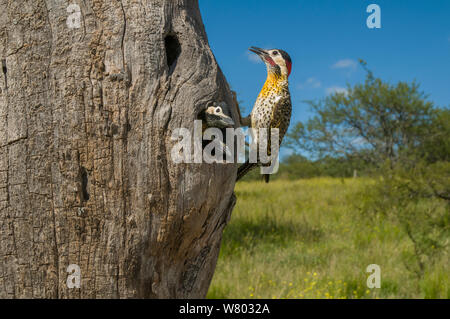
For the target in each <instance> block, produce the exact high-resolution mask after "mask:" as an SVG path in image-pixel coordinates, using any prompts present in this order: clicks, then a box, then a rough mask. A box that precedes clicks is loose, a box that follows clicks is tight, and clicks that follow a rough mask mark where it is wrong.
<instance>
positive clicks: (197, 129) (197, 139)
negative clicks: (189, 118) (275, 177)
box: [170, 120, 280, 174]
mask: <svg viewBox="0 0 450 319" xmlns="http://www.w3.org/2000/svg"><path fill="white" fill-rule="evenodd" d="M225 132H226V134H225V140H226V143H224V136H223V132H222V130H220V129H218V128H215V127H210V128H207V129H206V130H205V131H204V132H203V131H202V121H201V120H196V121H194V136H192V134H191V131H190V130H188V129H187V128H177V129H175V130H174V131H173V132H172V136H171V139H172V141H176V143H175V145H174V146H173V147H172V150H171V153H170V154H171V159H172V161H173V162H174V163H196V164H200V163H208V164H211V163H220V164H226V163H244V162H245V159H246V149H245V145H246V142H245V138H246V136H250V137H251V141H252V142H251V144H250V145H249V151H248V161H249V162H250V163H259V164H261V174H275V173H276V172H277V171H278V167H279V154H278V153H279V143H280V142H279V129H277V128H271V129H270V130H269V129H267V128H260V129H258V130H255V129H252V128H249V129H248V130H244V129H243V128H236V129H235V128H226V129H225ZM269 132H270V137H269ZM248 133H250V134H249V135H248ZM235 140H236V141H237V143H236V144H235ZM203 141H211V142H209V143H208V144H207V145H206V146H204V147H203ZM224 158H225V159H224Z"/></svg>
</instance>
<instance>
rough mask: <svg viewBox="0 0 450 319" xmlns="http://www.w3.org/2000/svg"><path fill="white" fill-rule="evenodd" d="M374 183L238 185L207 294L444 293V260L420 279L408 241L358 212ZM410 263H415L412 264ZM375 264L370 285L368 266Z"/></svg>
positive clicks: (333, 180)
mask: <svg viewBox="0 0 450 319" xmlns="http://www.w3.org/2000/svg"><path fill="white" fill-rule="evenodd" d="M371 183H373V180H370V179H364V178H358V179H338V178H313V179H306V180H298V181H286V180H276V181H274V182H271V183H270V184H265V183H262V182H241V183H238V184H237V186H236V195H237V198H238V201H237V204H236V207H235V209H234V211H233V214H232V217H231V221H230V223H229V225H228V226H227V227H226V229H225V232H224V236H223V241H222V248H221V251H220V256H219V261H218V264H217V268H216V272H215V274H214V278H213V281H212V284H211V287H210V290H209V292H208V296H207V297H208V298H450V290H449V289H450V288H449V272H448V269H450V267H449V261H448V256H447V258H445V257H441V258H440V259H438V260H437V261H435V262H434V263H433V265H429V267H427V271H426V273H425V275H424V276H423V277H422V278H418V277H417V276H416V275H415V274H414V273H413V272H412V271H410V270H408V268H410V267H408V266H409V265H408V262H411V261H409V260H408V259H407V258H405V255H411V254H412V253H413V251H414V249H413V245H412V243H411V241H410V240H409V238H408V237H407V236H406V234H405V233H404V232H403V231H402V230H401V229H400V228H399V227H398V226H397V225H395V224H393V223H392V222H390V221H389V220H388V219H387V218H384V217H382V216H378V215H377V216H368V215H367V214H364V212H361V211H360V210H358V208H357V205H355V202H357V201H359V200H361V198H359V197H360V196H363V195H362V194H363V192H360V191H361V190H362V189H363V187H364V186H366V185H369V186H370V184H371ZM412 262H414V261H412ZM370 264H378V265H379V266H380V267H381V288H379V289H376V288H374V289H369V288H367V286H366V280H367V277H368V276H369V274H368V273H366V267H367V266H368V265H370Z"/></svg>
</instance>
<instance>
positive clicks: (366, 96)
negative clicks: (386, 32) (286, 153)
mask: <svg viewBox="0 0 450 319" xmlns="http://www.w3.org/2000/svg"><path fill="white" fill-rule="evenodd" d="M360 63H361V65H362V66H363V68H365V69H366V71H367V76H366V79H365V82H364V83H363V84H357V85H355V86H354V87H350V86H348V88H347V92H345V93H334V94H332V95H330V96H328V97H327V98H325V99H324V100H321V101H319V102H313V101H310V102H309V104H310V105H311V107H312V109H313V111H314V112H315V114H316V115H315V116H314V117H313V118H312V119H310V120H309V121H308V122H306V123H305V124H304V123H301V122H300V123H297V124H296V125H295V126H294V128H293V129H292V130H291V132H290V133H289V134H288V135H287V138H286V145H287V146H288V147H291V148H293V149H294V150H303V151H307V152H309V153H310V154H312V155H313V156H315V157H316V158H324V157H326V156H332V157H342V156H345V157H353V158H360V159H363V160H364V161H365V162H366V163H371V164H375V165H376V166H380V165H382V164H383V163H384V162H385V161H386V160H388V161H389V162H390V163H391V165H395V163H396V162H398V161H399V159H400V158H403V157H404V156H403V155H407V156H409V155H411V152H418V151H419V150H421V151H422V152H428V153H429V152H430V151H431V153H433V152H434V150H437V149H439V154H438V155H439V156H440V157H441V156H445V154H446V152H447V150H448V149H449V148H448V135H447V136H445V135H443V134H442V132H439V130H437V128H438V127H441V129H442V127H446V129H447V130H448V122H446V123H445V122H444V121H442V115H443V114H445V116H447V118H448V116H449V115H448V111H446V110H440V109H437V108H435V107H434V105H433V103H432V102H430V101H427V96H426V95H425V94H424V93H423V92H422V91H420V90H419V85H418V84H417V83H416V82H413V83H411V84H409V83H405V82H399V83H398V84H396V85H391V84H389V83H386V82H383V81H382V80H381V79H379V78H375V77H374V76H373V73H372V72H371V71H370V70H368V69H367V68H366V63H365V62H364V61H360ZM430 133H433V134H432V135H433V136H431V135H430ZM431 137H432V138H433V139H434V141H435V142H436V141H437V140H445V139H447V141H446V143H444V144H441V145H440V146H438V147H437V145H436V144H435V142H432V141H431V139H430V138H431ZM445 145H447V146H445ZM425 146H426V147H425ZM422 155H424V154H422ZM409 158H411V157H409Z"/></svg>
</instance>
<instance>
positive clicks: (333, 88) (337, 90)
mask: <svg viewBox="0 0 450 319" xmlns="http://www.w3.org/2000/svg"><path fill="white" fill-rule="evenodd" d="M325 92H326V93H327V94H328V95H329V94H333V93H344V94H345V95H347V94H348V90H347V89H346V88H343V87H340V86H331V87H328V88H326V89H325Z"/></svg>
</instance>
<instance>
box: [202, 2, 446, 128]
mask: <svg viewBox="0 0 450 319" xmlns="http://www.w3.org/2000/svg"><path fill="white" fill-rule="evenodd" d="M199 2H200V9H201V12H202V18H203V22H204V24H205V28H206V32H207V34H208V39H209V43H210V46H211V48H212V50H213V52H214V54H215V56H216V59H217V61H218V63H219V65H220V67H221V69H222V71H223V72H224V74H225V76H226V78H227V80H228V83H229V84H230V85H231V87H232V89H234V90H235V91H237V92H238V97H239V99H240V100H242V101H243V103H242V106H243V107H244V109H245V112H244V113H245V115H246V114H248V113H249V111H250V110H251V108H252V106H253V103H254V101H255V99H256V97H257V95H258V93H259V90H260V89H261V87H262V85H263V83H264V80H265V76H266V70H265V67H264V65H263V64H261V63H258V61H257V60H255V59H254V56H252V54H251V53H250V52H248V50H247V49H248V47H249V46H258V47H262V48H279V49H283V50H285V51H287V52H288V53H289V54H290V56H291V58H292V60H293V70H292V74H291V77H290V90H291V95H292V101H293V121H292V122H291V123H295V122H297V121H304V120H306V119H307V118H308V117H309V116H311V113H310V112H309V107H308V105H307V104H305V103H304V102H302V101H304V100H311V99H320V98H322V97H324V96H326V94H327V93H329V92H332V91H333V90H340V89H342V88H345V87H346V84H347V83H349V84H355V83H358V82H361V81H363V80H364V76H365V72H364V71H363V70H362V69H361V67H360V66H359V65H358V64H357V61H358V59H359V58H362V59H364V60H365V61H367V63H368V67H369V68H370V69H371V70H372V71H373V72H374V74H375V75H376V76H378V77H381V78H382V79H384V80H387V81H389V82H391V83H395V82H397V81H399V80H402V81H413V80H414V79H416V80H417V81H418V82H419V83H420V84H421V88H422V90H423V91H425V92H426V93H427V94H429V95H430V97H429V99H430V100H432V101H434V102H435V104H437V105H440V106H449V105H450V1H448V0H433V1H425V0H423V1H415V0H389V1H387V0H386V1H376V0H373V1H364V0H345V1H344V0H341V1H338V0H314V1H312V0H310V1H300V0H298V1H287V0H284V1H283V0H272V1H267V0H241V1H238V0H199ZM371 3H375V4H378V5H379V6H380V8H381V26H382V27H381V29H369V28H367V26H366V19H367V17H368V16H369V15H370V14H369V13H366V8H367V6H368V5H369V4H371ZM291 126H292V124H291Z"/></svg>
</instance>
